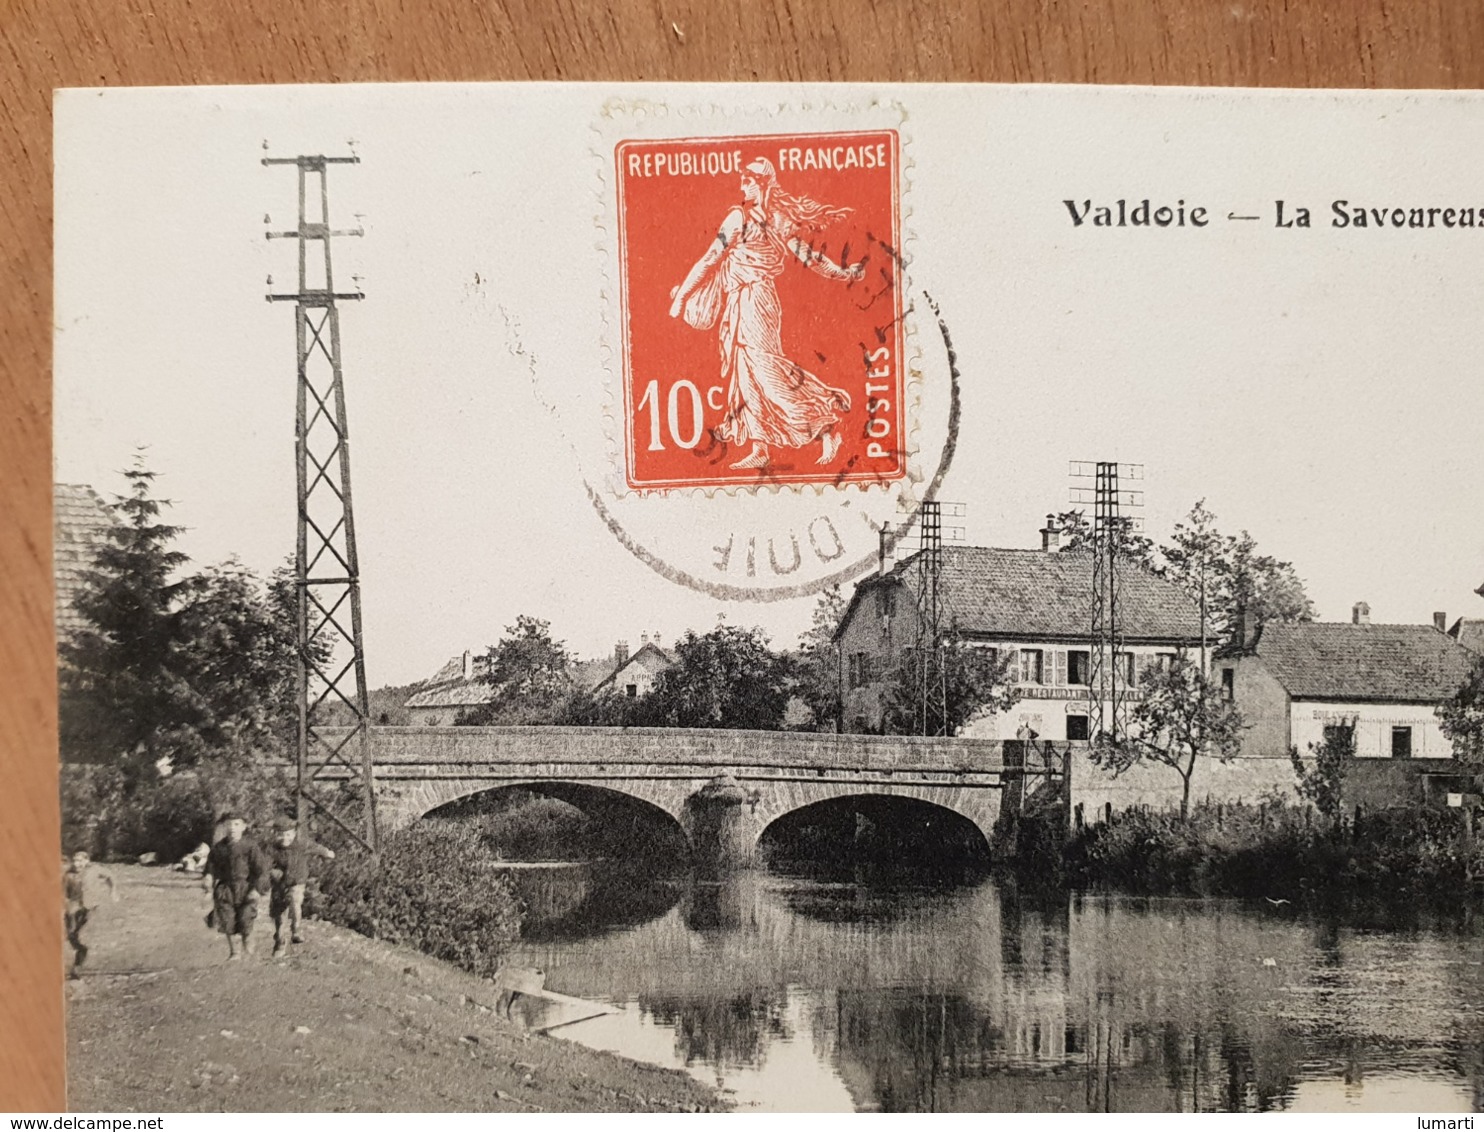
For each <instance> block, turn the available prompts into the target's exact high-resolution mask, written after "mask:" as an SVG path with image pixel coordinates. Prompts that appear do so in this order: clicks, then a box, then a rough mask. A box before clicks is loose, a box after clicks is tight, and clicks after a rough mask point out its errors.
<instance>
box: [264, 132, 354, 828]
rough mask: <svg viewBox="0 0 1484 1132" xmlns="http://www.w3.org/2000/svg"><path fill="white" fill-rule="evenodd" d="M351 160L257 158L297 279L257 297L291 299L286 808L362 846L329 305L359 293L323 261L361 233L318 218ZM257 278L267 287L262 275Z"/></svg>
mask: <svg viewBox="0 0 1484 1132" xmlns="http://www.w3.org/2000/svg"><path fill="white" fill-rule="evenodd" d="M359 162H360V158H358V157H325V156H323V155H300V156H298V157H265V158H263V164H264V165H289V166H293V167H295V168H297V170H298V173H299V223H298V226H297V227H296V228H291V229H288V230H285V231H269V232H267V233H265V235H266V236H267V238H268V239H270V240H275V239H283V240H294V241H296V242H297V243H298V251H299V264H298V267H299V270H298V287H297V289H295V290H293V291H289V292H278V293H275V292H272V291H270V292H269V293H268V296H267V298H268V301H269V302H275V303H293V304H294V336H295V353H296V358H297V368H298V376H297V380H298V398H297V403H296V408H295V418H294V421H295V424H294V449H295V463H296V469H297V481H298V482H297V488H298V490H297V498H298V539H297V543H296V547H295V552H294V589H295V594H296V598H297V611H296V612H297V644H298V654H299V668H298V699H299V726H298V752H297V753H298V765H297V776H296V780H295V787H294V796H295V808H296V811H297V819H298V824H299V828H300V831H301V833H302V832H307V831H306V830H305V827H306V825H307V823H308V821H309V818H310V815H311V813H314V814H318V815H322V816H323V817H326V818H328V819H329V820H330V821H332V822H333V823H334V824H335V825H337V826H339V827H340V829H341V830H343V831H344V832H345V833H346V834H347V835H348V836H350V837H351V838H352V839H354V840H355V841H356V842H357V843H359V844H360V845H361V846H362V847H363V848H365V849H366V850H367V851H369V852H370V853H372V854H374V853H376V851H377V848H378V841H377V830H376V793H375V784H374V781H373V776H372V766H371V743H370V738H371V736H370V726H371V720H370V707H369V704H368V702H367V696H366V653H365V645H364V642H363V640H362V637H361V577H360V563H359V560H358V558H357V556H356V534H355V517H354V512H353V509H352V507H351V491H350V428H349V425H348V424H347V423H346V413H345V380H344V374H343V372H342V370H341V364H340V310H339V307H338V305H337V304H338V303H339V302H341V301H342V300H346V301H350V300H359V299H362V298H364V297H365V296H364V295H363V294H362V293H361V292H360V291H359V290H357V291H336V290H335V278H334V272H333V270H332V267H331V260H330V243H331V240H332V238H333V237H336V236H359V235H362V232H361V230H360V229H354V230H343V229H332V228H331V227H330V196H329V184H328V178H327V171H328V168H329V166H331V165H355V164H359ZM265 222H266V218H265ZM268 283H269V286H270V287H271V286H272V283H273V277H272V276H271V275H270V276H269V277H268ZM326 705H328V706H329V707H331V708H333V709H338V710H339V711H340V712H341V713H342V714H345V715H348V716H349V720H350V724H349V726H348V727H346V728H339V727H336V728H330V727H326V726H322V725H321V723H320V721H319V717H320V715H321V709H322V708H324V707H325V706H326ZM336 787H338V788H339V789H338V791H336V790H335V788H336Z"/></svg>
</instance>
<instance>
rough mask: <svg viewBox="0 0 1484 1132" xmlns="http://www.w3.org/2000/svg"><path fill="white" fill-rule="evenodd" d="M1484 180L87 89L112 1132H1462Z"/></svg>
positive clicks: (1359, 158)
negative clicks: (178, 1130) (1379, 1116)
mask: <svg viewBox="0 0 1484 1132" xmlns="http://www.w3.org/2000/svg"><path fill="white" fill-rule="evenodd" d="M1481 141H1484V96H1479V95H1475V94H1440V93H1426V92H1421V93H1396V92H1364V93H1363V92H1330V91H1325V92H1319V91H1314V92H1293V91H1260V92H1259V91H1244V90H1183V89H1161V90H1153V89H1140V88H1064V87H1036V88H1032V87H969V86H912V85H906V86H857V85H844V86H792V85H790V86H783V85H756V86H728V85H708V86H679V85H652V84H640V85H622V84H619V85H606V84H592V85H583V84H533V85H430V86H337V87H283V88H275V87H259V88H193V89H136V90H69V91H63V92H60V93H59V94H58V96H57V102H56V336H55V420H56V437H55V453H56V467H55V498H56V544H55V545H56V553H55V563H56V582H57V612H56V616H57V626H58V639H59V655H58V673H59V687H60V691H59V695H60V703H59V707H60V721H61V749H60V753H59V754H60V766H61V781H62V799H61V804H62V813H63V830H64V834H63V844H62V845H61V846H59V847H58V849H59V871H60V874H61V875H60V877H59V880H60V884H59V889H58V898H59V912H60V914H61V915H62V916H63V917H64V922H65V925H66V932H67V941H68V942H67V970H68V980H67V985H66V996H67V1010H68V1022H67V1024H68V1079H69V1088H70V1099H69V1103H70V1105H71V1106H72V1107H73V1108H74V1109H77V1110H87V1111H129V1112H132V1113H160V1112H179V1111H200V1112H212V1111H234V1112H235V1111H245V1112H255V1111H267V1110H274V1111H300V1112H302V1111H316V1112H319V1111H353V1112H379V1111H408V1110H413V1111H445V1112H453V1111H484V1110H494V1111H502V1112H547V1111H646V1112H648V1111H671V1112H674V1111H683V1112H712V1111H717V1112H719V1111H727V1110H741V1111H748V1110H763V1111H834V1112H856V1111H898V1112H900V1111H910V1112H948V1111H960V1112H1058V1113H1078V1114H1082V1113H1093V1112H1144V1111H1172V1112H1260V1111H1294V1112H1298V1111H1310V1112H1337V1111H1345V1112H1350V1111H1372V1112H1374V1111H1393V1112H1407V1113H1415V1114H1418V1116H1419V1118H1420V1119H1423V1120H1430V1121H1435V1122H1437V1123H1431V1124H1426V1123H1425V1124H1421V1125H1419V1127H1437V1128H1444V1127H1448V1128H1452V1127H1466V1126H1471V1125H1465V1124H1463V1123H1462V1121H1463V1120H1465V1119H1471V1118H1466V1117H1461V1116H1459V1115H1457V1114H1461V1113H1473V1112H1477V1111H1479V1110H1480V1108H1481V1107H1484V1013H1481V1011H1484V966H1481V965H1480V959H1479V957H1480V954H1481V944H1484V934H1481V933H1484V926H1481V925H1484V916H1481V912H1484V844H1481V842H1480V840H1479V838H1480V837H1484V831H1481V830H1479V829H1478V825H1479V820H1480V819H1479V811H1480V808H1481V806H1484V471H1481V454H1484V381H1481V380H1480V376H1479V373H1478V370H1479V365H1480V362H1479V356H1480V350H1479V345H1478V340H1479V336H1480V331H1481V325H1484V324H1481V311H1484V268H1481V264H1484V254H1481V249H1484V188H1481V186H1484V177H1481V174H1484V162H1481V159H1480V156H1479V154H1480V152H1481V145H1480V142H1481ZM352 441H354V443H352ZM1083 1119H1088V1118H1086V1117H1084V1118H1083Z"/></svg>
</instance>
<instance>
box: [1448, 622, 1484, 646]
mask: <svg viewBox="0 0 1484 1132" xmlns="http://www.w3.org/2000/svg"><path fill="white" fill-rule="evenodd" d="M1448 635H1449V636H1450V637H1452V638H1453V639H1454V640H1455V641H1457V642H1458V643H1459V644H1461V645H1462V646H1463V647H1464V648H1466V649H1472V650H1473V651H1474V652H1480V653H1484V619H1481V618H1478V617H1460V618H1459V619H1458V620H1457V621H1455V622H1453V628H1451V629H1449V630H1448Z"/></svg>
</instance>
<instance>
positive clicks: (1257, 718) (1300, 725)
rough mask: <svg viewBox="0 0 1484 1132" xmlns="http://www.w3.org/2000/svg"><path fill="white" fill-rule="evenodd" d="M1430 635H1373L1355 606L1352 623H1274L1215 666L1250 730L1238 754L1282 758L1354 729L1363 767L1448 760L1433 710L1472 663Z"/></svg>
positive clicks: (1390, 630)
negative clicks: (1335, 731)
mask: <svg viewBox="0 0 1484 1132" xmlns="http://www.w3.org/2000/svg"><path fill="white" fill-rule="evenodd" d="M1441 621H1442V615H1441V614H1439V615H1438V618H1436V619H1435V620H1434V623H1433V624H1430V625H1373V624H1371V622H1370V610H1369V607H1368V606H1366V604H1365V603H1364V602H1360V603H1357V605H1356V606H1355V609H1354V611H1353V613H1352V616H1351V620H1350V621H1348V622H1308V623H1304V622H1298V623H1291V622H1269V623H1268V624H1267V625H1264V626H1263V627H1262V629H1261V630H1260V631H1259V632H1258V633H1257V634H1256V635H1255V637H1254V638H1253V639H1252V640H1251V641H1249V642H1247V643H1246V644H1244V645H1242V646H1240V647H1238V648H1235V649H1233V650H1231V651H1230V652H1227V653H1224V654H1223V655H1221V656H1219V657H1218V658H1217V659H1216V661H1215V662H1214V666H1213V667H1214V676H1215V678H1216V679H1217V680H1218V681H1219V683H1220V686H1221V688H1222V689H1223V693H1224V694H1225V695H1227V696H1229V697H1230V698H1231V699H1232V701H1233V702H1234V703H1235V704H1236V706H1237V709H1238V710H1239V711H1240V712H1241V713H1242V716H1243V719H1244V720H1245V721H1246V723H1247V729H1246V731H1245V732H1244V733H1243V739H1242V753H1243V754H1244V755H1249V756H1272V757H1275V758H1276V757H1286V756H1287V754H1288V751H1289V749H1290V748H1291V747H1297V748H1298V749H1299V750H1300V751H1301V752H1305V751H1307V750H1308V746H1309V744H1311V743H1313V744H1315V745H1317V744H1319V743H1320V742H1321V741H1323V739H1324V737H1325V733H1326V731H1327V730H1328V729H1330V728H1333V727H1337V726H1342V725H1346V724H1350V723H1353V724H1354V725H1355V744H1356V752H1355V753H1356V755H1357V756H1358V757H1360V758H1366V759H1386V758H1390V759H1451V758H1452V757H1453V748H1452V745H1451V744H1450V743H1449V741H1448V739H1447V737H1446V736H1445V735H1444V734H1443V733H1442V730H1441V729H1440V728H1439V726H1438V718H1437V714H1436V710H1435V709H1436V708H1437V706H1438V705H1439V704H1440V703H1442V702H1443V701H1444V700H1446V699H1447V698H1448V697H1449V696H1451V695H1452V694H1453V693H1454V692H1455V691H1456V690H1457V689H1458V687H1459V685H1460V684H1462V683H1463V680H1464V678H1465V676H1466V675H1467V674H1468V670H1469V666H1470V665H1471V664H1472V663H1473V660H1474V656H1475V654H1474V653H1472V652H1470V651H1469V650H1468V649H1467V648H1464V647H1463V646H1462V645H1461V644H1460V643H1459V641H1458V640H1457V639H1456V638H1455V637H1454V636H1453V635H1452V634H1451V633H1449V632H1445V631H1443V629H1442V625H1441V623H1440V622H1441Z"/></svg>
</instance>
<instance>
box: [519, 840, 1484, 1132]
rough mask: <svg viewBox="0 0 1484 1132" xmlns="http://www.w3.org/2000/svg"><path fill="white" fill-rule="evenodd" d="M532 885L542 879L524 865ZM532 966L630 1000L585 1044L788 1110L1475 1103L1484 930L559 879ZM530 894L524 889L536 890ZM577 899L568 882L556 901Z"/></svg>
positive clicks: (548, 894) (835, 886)
mask: <svg viewBox="0 0 1484 1132" xmlns="http://www.w3.org/2000/svg"><path fill="white" fill-rule="evenodd" d="M522 883H525V882H524V881H522ZM531 883H532V884H535V885H536V886H537V887H536V888H535V889H533V891H534V892H539V893H540V894H541V896H540V899H541V904H540V908H541V909H542V914H543V915H550V916H551V917H552V918H550V919H546V920H538V921H536V922H533V924H532V931H533V938H528V940H527V941H526V942H525V943H524V944H523V946H522V949H521V950H522V952H523V955H522V956H521V957H520V958H518V959H517V961H518V962H531V963H534V964H535V965H536V966H540V967H542V968H543V969H545V970H546V971H547V972H548V976H547V981H548V985H550V986H551V987H553V988H554V989H556V990H559V991H563V992H565V993H568V994H574V995H579V996H583V997H587V998H595V999H601V1000H605V1001H609V1002H612V1003H614V1004H616V1005H619V1006H621V1007H623V1008H624V1012H623V1013H621V1014H618V1015H613V1016H610V1017H608V1018H603V1019H597V1020H594V1021H592V1022H583V1023H578V1024H576V1025H573V1026H571V1027H569V1028H567V1029H565V1030H563V1031H562V1033H563V1034H564V1035H565V1036H567V1037H569V1038H572V1039H574V1040H578V1041H584V1042H588V1043H590V1044H593V1045H597V1046H599V1047H601V1048H607V1049H614V1050H617V1051H618V1052H621V1053H626V1054H628V1055H630V1056H634V1057H640V1058H643V1059H646V1060H651V1061H657V1062H660V1063H663V1064H669V1065H674V1066H677V1067H683V1068H687V1069H689V1070H690V1071H691V1072H693V1073H695V1074H696V1075H697V1076H699V1077H701V1078H702V1079H704V1080H707V1081H709V1082H715V1083H719V1084H721V1085H723V1086H724V1087H726V1088H729V1089H731V1090H733V1091H734V1092H735V1093H736V1096H737V1099H738V1102H739V1104H742V1105H744V1106H747V1105H755V1106H758V1107H764V1108H773V1109H806V1108H830V1107H833V1108H857V1109H881V1110H888V1111H981V1112H995V1111H1185V1112H1189V1111H1266V1110H1270V1109H1310V1110H1313V1109H1343V1108H1358V1109H1366V1108H1369V1109H1377V1108H1389V1109H1416V1110H1427V1111H1444V1110H1450V1109H1454V1110H1469V1109H1471V1108H1472V1109H1477V1108H1478V1107H1479V1106H1480V1104H1481V1103H1484V967H1481V966H1480V947H1479V943H1480V938H1479V937H1480V931H1479V927H1478V925H1477V924H1475V923H1465V924H1456V923H1455V924H1451V925H1446V926H1439V925H1427V926H1423V925H1420V924H1417V923H1413V924H1411V925H1408V926H1402V925H1393V926H1392V927H1390V928H1388V929H1386V930H1379V929H1376V928H1372V927H1365V928H1357V927H1354V926H1350V925H1347V924H1344V923H1341V922H1338V921H1336V920H1334V919H1332V918H1331V919H1329V920H1327V921H1324V922H1318V923H1311V922H1307V921H1304V920H1302V919H1299V918H1297V917H1296V916H1294V915H1292V914H1291V912H1290V913H1288V914H1286V915H1281V916H1279V915H1274V914H1273V913H1271V912H1270V911H1268V910H1267V909H1265V908H1262V909H1254V908H1250V907H1244V906H1241V905H1238V904H1235V903H1230V902H1218V901H1199V900H1182V899H1169V900H1152V899H1143V900H1138V901H1134V900H1127V899H1121V898H1117V897H1102V896H1099V897H1096V898H1094V897H1086V898H1083V897H1073V898H1071V899H1069V900H1063V901H1059V902H1054V903H1051V904H1045V903H1032V902H1028V901H1025V900H1022V899H1020V898H1019V897H1017V896H1016V894H1015V893H1014V892H1012V891H1009V890H1006V889H1002V888H1000V887H999V886H997V885H996V884H995V883H994V882H991V881H984V882H981V883H978V884H976V885H961V886H938V887H922V886H918V887H908V888H903V887H895V888H893V887H887V886H882V885H879V884H876V885H873V884H871V883H868V882H866V881H865V880H860V881H846V882H836V883H824V882H820V881H812V880H801V879H798V878H785V877H778V876H772V875H768V874H765V873H746V874H742V875H739V876H736V877H732V878H729V879H727V880H726V881H724V882H721V883H719V884H718V883H710V884H702V883H699V882H695V881H691V880H686V879H682V880H679V881H674V882H640V881H637V880H635V879H634V878H632V877H629V878H622V877H619V878H615V877H613V876H606V877H605V876H603V875H602V874H600V873H598V872H595V871H593V870H592V869H585V870H562V871H559V872H548V873H547V874H546V875H545V876H543V877H542V878H541V879H540V881H539V882H537V881H532V882H531ZM523 891H524V890H523ZM563 892H565V893H566V895H565V896H564V895H562V893H563Z"/></svg>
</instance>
